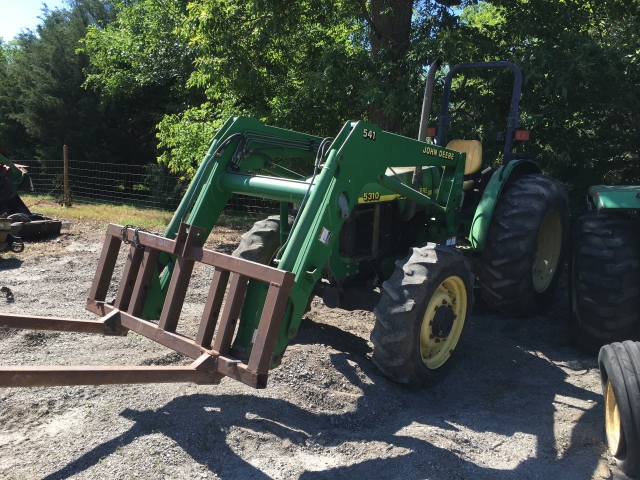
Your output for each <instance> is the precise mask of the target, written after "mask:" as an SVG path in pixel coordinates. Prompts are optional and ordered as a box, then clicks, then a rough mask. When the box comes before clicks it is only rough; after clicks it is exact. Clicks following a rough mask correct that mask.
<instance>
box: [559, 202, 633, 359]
mask: <svg viewBox="0 0 640 480" xmlns="http://www.w3.org/2000/svg"><path fill="white" fill-rule="evenodd" d="M638 233H639V232H638V225H637V223H635V222H634V221H633V220H632V219H631V217H630V216H629V215H627V214H624V213H617V212H604V213H598V212H597V211H595V210H592V211H590V212H585V213H584V214H582V215H581V216H580V217H579V218H578V221H577V222H576V225H575V230H574V235H573V255H572V261H571V266H572V268H571V289H570V293H569V294H570V295H571V305H572V315H571V336H572V337H573V340H574V342H575V343H576V344H577V345H578V346H579V347H581V348H582V349H584V350H585V351H587V352H588V353H591V354H593V355H596V354H597V353H598V350H599V349H600V347H601V346H602V345H604V344H606V343H611V342H621V341H623V340H635V339H636V338H637V337H638V327H639V326H640V317H639V314H638V312H639V311H640V267H639V265H640V248H639V246H638Z"/></svg>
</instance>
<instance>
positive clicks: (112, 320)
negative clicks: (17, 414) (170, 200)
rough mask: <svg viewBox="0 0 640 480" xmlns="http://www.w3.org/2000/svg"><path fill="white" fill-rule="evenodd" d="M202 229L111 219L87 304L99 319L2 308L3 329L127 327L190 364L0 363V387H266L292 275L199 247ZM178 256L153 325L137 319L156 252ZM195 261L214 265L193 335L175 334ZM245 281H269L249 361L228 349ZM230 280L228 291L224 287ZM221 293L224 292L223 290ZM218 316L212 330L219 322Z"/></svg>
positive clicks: (118, 330) (117, 330) (101, 330)
mask: <svg viewBox="0 0 640 480" xmlns="http://www.w3.org/2000/svg"><path fill="white" fill-rule="evenodd" d="M204 237H205V230H204V229H202V228H199V227H195V226H189V225H187V224H184V223H183V224H181V225H180V228H179V230H178V234H177V236H176V239H175V240H170V239H168V238H164V237H161V236H158V235H153V234H151V233H147V232H142V231H140V230H139V229H133V228H128V227H121V226H119V225H113V224H110V225H109V226H108V228H107V235H106V238H105V243H104V247H103V249H102V253H101V254H100V260H99V261H98V268H97V270H96V274H95V277H94V279H93V284H92V285H91V290H90V291H89V298H88V299H87V305H86V308H87V310H89V311H91V312H94V313H96V314H98V315H100V316H102V317H103V318H102V319H101V320H100V321H92V320H76V319H69V318H52V317H36V316H26V315H12V314H0V327H3V328H20V329H31V330H53V331H61V332H81V333H98V334H102V335H122V336H124V335H127V332H128V331H129V330H131V331H133V332H136V333H138V334H139V335H142V336H144V337H147V338H149V339H151V340H154V341H155V342H157V343H160V344H161V345H164V346H165V347H168V348H170V349H172V350H175V351H177V352H179V353H181V354H183V355H186V356H187V357H190V358H192V359H193V360H194V362H193V363H192V364H191V365H189V366H144V367H139V366H110V367H94V366H90V367H89V366H78V367H57V366H52V367H5V366H0V387H37V386H62V385H107V384H126V383H175V382H193V383H198V384H217V383H219V382H220V379H221V378H222V377H224V376H228V377H231V378H234V379H235V380H238V381H240V382H242V383H245V384H247V385H249V386H251V387H254V388H265V387H266V385H267V377H268V372H269V365H270V363H271V357H272V354H273V351H274V348H275V345H276V340H277V337H278V332H279V330H280V326H281V323H282V319H283V316H284V312H285V308H286V305H287V301H288V299H289V291H290V290H291V286H292V285H293V279H294V275H293V274H292V273H290V272H286V271H284V270H278V269H276V268H273V267H268V266H265V265H260V264H257V263H254V262H250V261H247V260H242V259H240V258H234V257H231V256H230V255H225V254H222V253H218V252H214V251H211V250H206V249H204V248H202V244H204V241H205V238H204ZM123 241H124V242H125V243H127V244H131V246H130V249H129V253H128V255H127V260H126V263H125V266H124V271H123V275H122V279H121V280H120V284H119V288H118V293H117V295H116V298H115V301H114V302H113V304H110V303H106V302H105V300H106V295H107V291H108V289H109V285H110V283H111V279H112V277H113V271H114V269H115V265H116V261H117V259H118V253H119V251H120V247H121V245H122V242H123ZM162 252H164V253H166V254H169V255H171V256H172V257H174V258H175V262H174V268H173V274H172V276H171V281H170V284H169V287H168V291H167V295H166V297H165V298H166V299H165V302H164V306H163V309H162V313H161V315H160V320H159V321H158V323H155V322H151V321H147V320H144V319H142V318H140V316H141V314H142V309H143V307H144V304H145V301H146V298H147V294H148V292H149V289H150V285H151V278H152V275H153V273H154V270H155V268H156V265H157V260H158V256H159V255H160V254H161V253H162ZM196 262H200V263H203V264H206V265H211V266H213V267H215V271H214V274H213V279H212V281H211V286H210V288H209V294H208V296H207V300H206V302H205V305H204V311H203V313H202V318H201V321H200V326H199V328H198V333H197V335H196V338H195V339H191V338H188V337H185V336H183V335H180V334H178V333H176V327H177V325H178V319H179V317H180V312H181V311H182V306H183V304H184V300H185V296H186V293H187V288H188V285H189V280H190V278H191V272H192V271H193V268H194V265H195V263H196ZM249 279H254V280H258V281H262V282H265V283H267V284H269V290H268V293H267V298H266V301H265V304H264V307H263V311H262V314H261V317H260V323H259V325H258V328H257V329H256V334H255V340H254V342H253V348H252V349H251V354H250V356H249V359H248V361H246V362H245V361H241V360H239V359H236V358H234V357H232V356H231V355H230V354H229V352H230V349H231V344H232V341H233V335H234V332H235V327H236V324H237V321H238V318H239V315H240V311H241V309H242V305H243V302H244V297H245V292H246V289H247V282H248V280H249ZM227 286H228V291H227ZM225 292H226V295H225ZM218 317H220V324H219V325H218V329H217V332H216V334H215V338H214V332H215V331H216V325H217V324H218Z"/></svg>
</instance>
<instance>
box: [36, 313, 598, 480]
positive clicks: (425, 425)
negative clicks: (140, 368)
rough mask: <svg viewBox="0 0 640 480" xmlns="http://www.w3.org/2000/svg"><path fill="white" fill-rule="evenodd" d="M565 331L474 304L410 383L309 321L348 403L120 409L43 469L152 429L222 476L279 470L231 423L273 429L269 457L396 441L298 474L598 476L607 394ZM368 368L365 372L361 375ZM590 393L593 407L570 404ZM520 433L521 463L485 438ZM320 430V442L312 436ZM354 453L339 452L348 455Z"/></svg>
mask: <svg viewBox="0 0 640 480" xmlns="http://www.w3.org/2000/svg"><path fill="white" fill-rule="evenodd" d="M566 333H567V332H566V327H565V326H563V324H562V322H558V319H556V318H553V316H551V317H549V316H547V317H535V318H534V319H530V320H522V319H513V318H505V317H499V316H496V315H491V314H486V315H476V316H474V317H473V318H472V323H471V325H470V329H469V332H468V335H467V338H466V341H465V344H464V353H463V354H461V355H460V358H459V362H458V364H457V365H456V366H455V367H454V368H453V369H452V371H451V372H450V374H449V375H448V377H447V378H446V379H445V380H444V381H442V382H440V383H439V384H437V385H436V386H434V387H432V388H430V389H425V390H420V391H414V390H410V389H408V388H404V387H402V386H399V385H396V384H394V383H392V382H389V381H387V380H386V379H384V378H382V377H380V376H379V374H378V371H377V369H376V367H375V366H374V365H373V364H372V363H371V361H370V360H369V359H368V358H367V356H368V354H369V353H370V350H371V349H370V347H369V346H368V344H367V342H366V340H364V339H362V338H360V337H358V336H356V335H353V334H350V333H348V332H344V331H343V330H340V329H339V328H337V327H335V326H332V325H328V324H324V323H321V322H315V321H311V320H305V325H304V327H303V328H301V329H300V334H299V336H298V338H297V342H296V343H301V344H305V343H306V344H313V343H316V342H317V343H324V344H326V345H329V346H330V347H331V348H332V349H333V350H335V351H338V353H332V354H330V358H331V362H332V364H333V366H334V368H335V369H336V370H337V371H338V372H340V373H341V374H342V375H344V377H346V379H347V380H348V381H349V382H350V383H351V384H352V385H353V386H355V387H357V388H358V389H360V391H361V392H362V396H360V397H359V398H358V399H357V400H356V404H355V408H354V409H352V410H350V411H349V412H348V413H342V414H340V415H337V414H325V413H322V412H318V411H315V412H314V411H310V410H308V409H304V408H301V407H300V406H298V405H297V404H295V403H294V402H293V401H288V400H285V399H283V398H268V397H262V396H261V397H259V398H258V397H257V396H255V395H252V394H251V393H248V394H235V395H231V394H220V395H215V394H193V395H185V396H182V397H177V398H175V399H174V400H172V401H170V402H168V403H167V404H166V405H164V406H163V407H161V408H158V409H156V410H155V411H151V410H143V411H137V410H132V409H125V410H123V411H122V412H121V415H122V416H123V417H125V418H127V419H129V420H132V421H134V422H135V423H134V425H133V426H132V427H131V428H130V429H129V430H128V431H126V432H125V433H123V434H122V435H120V436H118V437H115V438H113V439H112V440H110V441H108V442H105V443H103V444H101V445H99V446H97V447H95V448H94V449H93V450H91V451H89V452H87V453H85V454H83V455H82V456H80V457H79V458H77V459H76V460H74V461H72V462H71V463H69V464H67V465H66V466H64V467H63V468H61V469H60V470H58V471H57V472H54V473H52V474H50V475H49V476H48V477H46V478H47V479H51V480H52V479H62V478H68V477H70V476H73V475H76V474H78V473H79V472H82V471H85V470H87V469H89V468H91V467H92V466H93V465H95V464H97V463H98V462H99V461H100V459H101V458H104V457H107V456H108V455H110V454H112V453H114V452H115V451H116V450H117V449H118V448H119V447H121V446H122V445H127V444H130V443H132V442H134V441H135V440H136V439H138V438H140V437H143V436H145V435H149V434H151V433H161V434H162V435H164V436H166V437H168V438H171V439H172V440H173V441H175V442H176V443H177V444H178V445H179V446H180V448H182V449H183V450H184V451H185V452H186V453H187V454H188V455H189V456H191V457H192V458H193V459H194V460H195V461H197V462H198V463H199V464H202V465H205V464H206V465H207V466H208V468H209V469H210V470H211V471H212V472H214V473H215V474H217V475H218V476H219V477H220V478H229V479H233V478H264V479H266V478H271V477H270V476H268V475H267V474H266V473H264V472H263V471H262V470H261V469H260V468H258V467H256V466H254V465H252V464H251V463H250V462H249V461H248V460H247V459H245V458H243V457H251V456H252V453H251V452H253V451H254V450H253V449H252V448H249V449H247V448H244V449H243V448H242V447H240V449H238V447H236V448H235V449H232V448H231V447H230V446H229V444H233V441H229V440H230V439H231V438H230V433H229V432H230V429H231V428H232V427H233V428H234V430H235V429H236V428H240V429H242V431H243V432H248V433H249V436H248V437H246V433H243V435H245V437H244V438H243V440H242V443H243V444H245V443H246V442H251V439H250V437H251V434H255V437H256V438H262V440H261V441H262V442H264V438H265V435H266V436H268V437H270V438H271V440H269V446H270V447H269V448H272V449H273V456H278V455H280V456H281V457H290V458H291V457H296V454H297V453H298V452H300V451H303V452H306V455H307V456H308V455H315V456H318V458H320V457H323V456H325V457H326V456H330V455H333V456H343V455H345V454H344V453H342V454H341V453H339V452H340V450H339V447H340V446H343V445H345V444H347V443H349V444H360V443H362V442H366V443H369V442H382V443H384V444H386V445H387V448H388V449H389V450H388V451H389V452H393V453H386V454H385V455H386V457H384V458H383V455H379V456H377V458H372V459H369V460H365V461H361V462H359V463H355V464H351V465H346V466H336V467H333V468H328V469H325V470H322V471H313V470H315V469H306V470H305V471H304V472H303V473H302V475H301V476H300V478H304V479H315V478H319V479H324V478H327V479H333V478H397V477H398V476H402V477H404V478H408V479H418V478H442V479H445V478H446V479H448V478H487V479H489V478H491V479H495V478H498V479H500V478H505V479H507V478H509V479H510V478H564V479H572V478H575V479H579V478H590V477H591V474H592V473H593V472H594V470H595V469H596V467H597V465H598V462H599V460H600V448H601V440H602V439H601V437H602V434H601V430H602V427H601V425H602V413H601V405H600V403H601V396H600V395H599V394H596V393H593V392H591V391H589V390H587V389H585V388H581V387H578V386H575V385H574V384H572V383H569V382H568V381H567V380H568V377H569V375H568V373H566V372H565V369H567V368H568V369H570V370H573V371H575V372H576V374H577V375H578V376H579V375H586V374H587V373H588V372H589V370H590V369H592V368H597V365H596V361H595V359H593V358H591V357H586V356H583V355H581V354H579V353H578V352H577V351H576V350H574V349H573V348H572V347H570V346H569V345H568V344H566ZM286 360H287V359H286V357H285V362H286ZM354 365H355V366H354ZM559 365H561V366H559ZM356 366H357V367H358V368H359V369H360V370H361V371H360V372H357V371H356ZM362 372H364V373H365V374H366V377H367V378H368V381H366V382H365V381H363V380H362V376H361V373H362ZM572 380H575V379H572ZM573 383H575V381H574V382H573ZM585 402H589V405H591V407H590V408H587V407H584V406H583V407H578V406H574V405H575V404H583V403H585ZM562 404H564V405H570V406H571V408H572V410H571V412H573V415H574V417H575V418H576V421H575V422H574V423H575V425H574V426H573V428H572V431H571V435H570V437H569V438H568V439H566V441H565V442H564V443H563V442H562V441H560V440H557V438H556V435H555V433H554V423H555V421H556V420H555V419H556V416H557V415H558V414H559V413H558V412H559V411H560V410H559V407H558V406H562ZM434 432H436V433H434ZM236 435H237V434H236ZM461 435H470V436H471V437H475V439H476V440H475V442H476V444H475V445H474V448H472V449H469V448H468V446H466V445H461V444H460V443H459V440H460V438H461ZM523 436H528V437H531V441H530V445H531V448H532V450H531V452H530V453H528V454H523V455H522V459H521V461H519V462H518V461H517V460H513V459H509V456H510V455H511V454H512V453H513V452H514V450H513V447H511V449H510V450H508V451H507V452H506V453H504V454H500V452H499V450H496V451H495V452H494V451H493V450H491V448H493V447H492V446H490V445H482V443H481V442H483V441H484V439H485V437H491V438H496V437H499V438H501V439H503V440H502V442H503V443H505V442H506V443H509V442H511V441H517V439H518V438H522V437H523ZM479 437H481V438H480V439H479ZM318 438H322V439H323V442H322V444H318V443H316V441H317V439H318ZM443 439H444V442H443ZM231 440H237V436H236V438H235V439H231ZM257 441H258V443H259V442H260V440H257ZM452 441H453V443H452ZM437 444H439V445H441V446H438V445H437ZM236 445H237V444H236ZM282 445H286V446H285V447H282ZM442 445H447V448H444V446H442ZM452 445H453V446H452ZM336 447H338V449H336V450H334V453H332V452H331V449H334V448H336ZM256 448H257V447H256ZM496 448H498V449H499V447H496ZM470 451H472V453H469V452H470ZM245 452H248V453H245ZM478 455H479V457H478ZM483 455H484V457H483ZM500 455H502V456H503V457H505V462H506V463H505V465H500V468H497V467H494V468H492V467H489V466H483V465H482V464H483V460H482V458H487V457H488V458H489V459H490V462H488V463H491V464H495V463H494V460H495V458H498V457H500ZM472 456H475V458H473V459H472V458H471V457H472ZM346 460H347V461H343V462H342V463H347V464H348V463H349V461H348V458H347V459H346ZM296 461H297V460H296ZM507 464H508V465H507Z"/></svg>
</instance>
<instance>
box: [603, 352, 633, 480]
mask: <svg viewBox="0 0 640 480" xmlns="http://www.w3.org/2000/svg"><path fill="white" fill-rule="evenodd" d="M598 365H599V367H600V380H601V382H602V393H603V395H604V410H605V415H604V417H605V433H606V439H607V445H608V446H609V451H610V452H611V454H612V455H613V456H614V458H615V459H616V463H617V464H618V467H620V469H621V470H622V471H623V472H624V473H626V474H627V475H629V476H630V477H636V476H638V475H640V402H638V398H639V397H640V383H639V380H640V343H638V342H631V341H626V342H622V343H612V344H611V345H605V346H604V347H602V348H601V349H600V354H599V355H598Z"/></svg>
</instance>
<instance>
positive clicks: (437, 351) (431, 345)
mask: <svg viewBox="0 0 640 480" xmlns="http://www.w3.org/2000/svg"><path fill="white" fill-rule="evenodd" d="M381 290H382V298H381V299H380V303H378V306H377V307H376V308H375V309H374V314H375V316H376V323H375V326H374V327H373V331H372V332H371V342H372V343H373V356H372V360H373V363H374V364H375V365H376V366H377V367H378V368H379V369H380V372H381V373H382V374H383V375H384V376H385V377H387V378H389V379H390V380H393V381H394V382H397V383H403V384H406V385H408V386H411V387H414V388H418V387H423V386H430V385H433V384H434V383H436V382H437V381H438V380H440V379H442V378H443V377H444V376H445V375H446V374H447V372H448V371H449V370H450V369H451V367H452V365H453V364H454V362H455V359H456V357H457V356H458V353H459V350H460V341H461V339H462V336H463V335H464V332H465V330H466V327H467V324H468V323H469V317H470V316H471V309H472V308H473V274H472V273H471V264H470V262H469V261H468V260H467V259H466V258H465V257H464V256H463V255H462V253H460V252H459V251H458V250H456V249H455V248H453V247H447V246H444V245H437V244H435V243H427V244H426V245H424V246H422V247H420V248H413V249H412V252H411V254H410V255H409V256H408V257H407V258H405V259H404V260H398V261H397V262H396V268H395V271H394V273H393V274H392V275H391V277H390V278H389V279H388V280H386V281H385V282H384V283H383V284H382V288H381Z"/></svg>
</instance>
